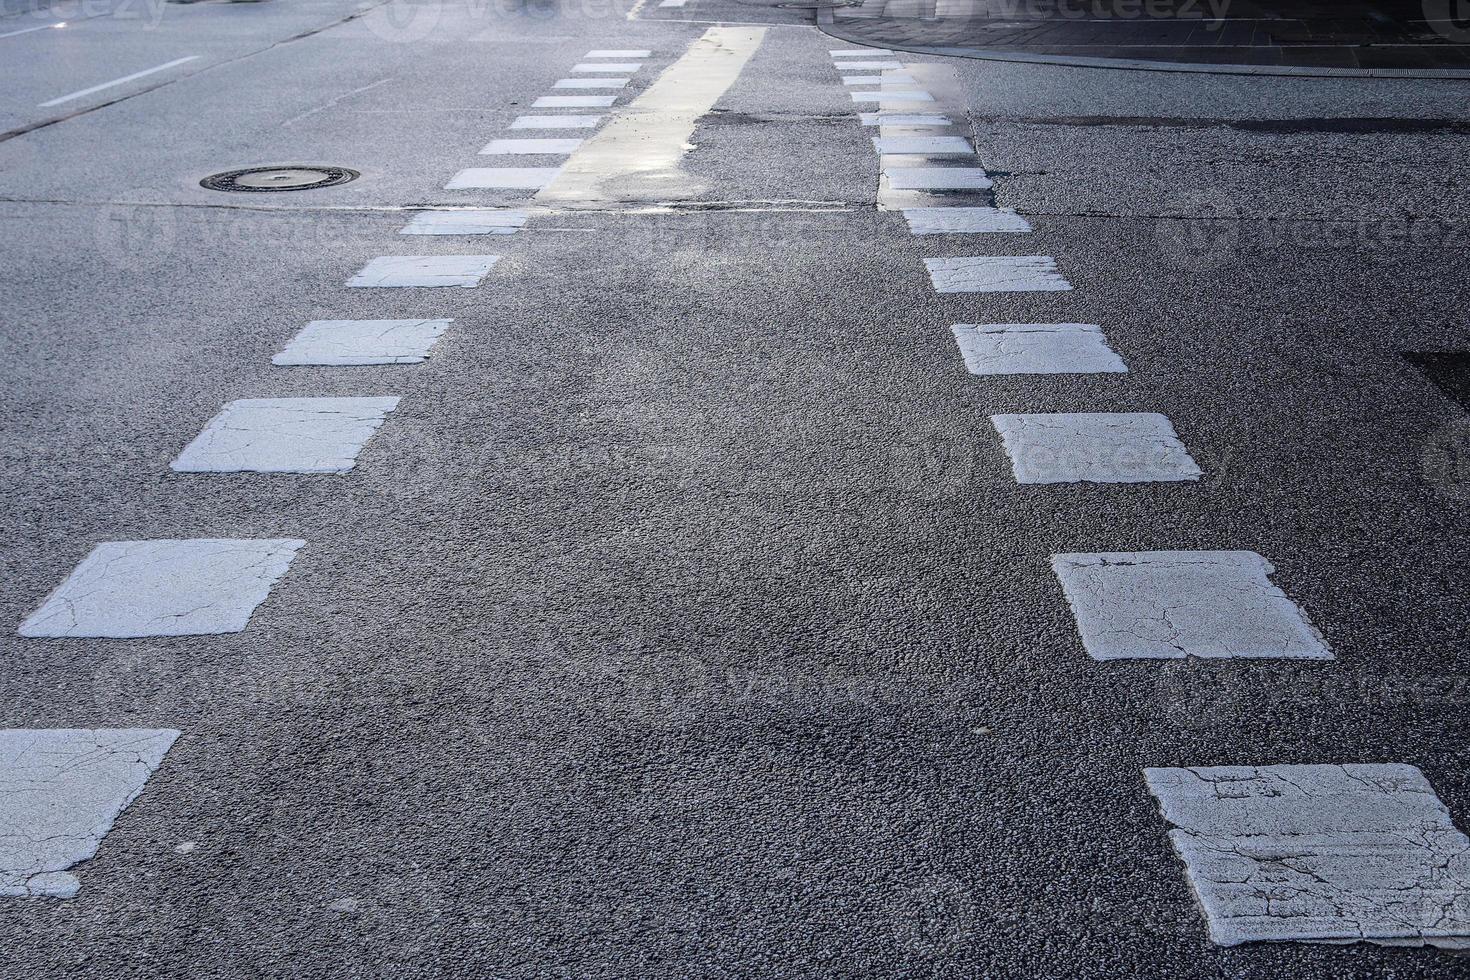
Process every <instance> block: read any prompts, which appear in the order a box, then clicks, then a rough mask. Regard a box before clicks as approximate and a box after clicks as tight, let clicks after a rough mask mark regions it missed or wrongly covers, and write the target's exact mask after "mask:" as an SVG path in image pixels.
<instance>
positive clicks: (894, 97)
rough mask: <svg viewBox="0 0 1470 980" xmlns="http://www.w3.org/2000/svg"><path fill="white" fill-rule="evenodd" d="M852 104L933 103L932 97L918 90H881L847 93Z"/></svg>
mask: <svg viewBox="0 0 1470 980" xmlns="http://www.w3.org/2000/svg"><path fill="white" fill-rule="evenodd" d="M847 94H848V95H850V96H852V101H854V102H933V101H934V96H932V95H930V94H929V93H928V92H924V91H921V90H919V89H883V90H881V91H878V92H848V93H847Z"/></svg>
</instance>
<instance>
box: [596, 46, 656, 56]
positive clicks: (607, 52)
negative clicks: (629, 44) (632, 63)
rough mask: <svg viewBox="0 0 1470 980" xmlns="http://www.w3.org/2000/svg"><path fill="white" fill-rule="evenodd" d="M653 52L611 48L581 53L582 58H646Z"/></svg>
mask: <svg viewBox="0 0 1470 980" xmlns="http://www.w3.org/2000/svg"><path fill="white" fill-rule="evenodd" d="M652 54H653V52H652V51H634V50H628V49H620V48H612V49H599V50H597V51H588V52H587V53H586V54H584V55H582V57H584V58H647V57H650V56H651V55H652Z"/></svg>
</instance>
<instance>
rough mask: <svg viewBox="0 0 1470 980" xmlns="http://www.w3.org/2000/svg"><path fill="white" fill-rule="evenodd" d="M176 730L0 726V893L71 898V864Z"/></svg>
mask: <svg viewBox="0 0 1470 980" xmlns="http://www.w3.org/2000/svg"><path fill="white" fill-rule="evenodd" d="M178 737H179V733H178V732H177V731H174V730H172V729H166V728H117V729H105V728H104V729H65V728H62V729H23V728H22V729H16V728H11V729H5V730H0V896H5V897H27V898H40V897H45V898H72V897H74V896H75V895H76V894H77V892H78V891H79V890H80V888H81V882H80V881H79V880H78V879H77V877H76V875H74V874H72V873H71V871H70V869H71V868H73V867H75V866H76V865H78V864H80V863H82V862H83V861H86V860H88V859H90V858H91V857H92V856H94V855H95V854H96V853H97V847H98V845H100V844H101V843H102V838H104V837H106V836H107V833H108V831H110V830H111V829H112V825H113V823H114V822H115V821H116V820H117V818H118V817H119V816H120V815H121V814H122V812H123V810H125V809H127V806H128V804H130V803H132V802H133V800H135V799H137V798H138V794H140V793H142V792H143V787H144V786H145V785H146V784H147V782H148V779H149V777H150V776H152V775H153V773H154V771H155V770H157V769H158V767H159V765H160V764H162V762H163V757H164V756H165V755H166V754H167V753H168V750H169V749H170V748H171V747H172V746H173V744H174V740H175V739H176V738H178Z"/></svg>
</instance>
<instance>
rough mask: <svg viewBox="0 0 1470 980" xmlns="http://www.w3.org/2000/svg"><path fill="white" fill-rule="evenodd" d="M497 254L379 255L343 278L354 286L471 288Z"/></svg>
mask: <svg viewBox="0 0 1470 980" xmlns="http://www.w3.org/2000/svg"><path fill="white" fill-rule="evenodd" d="M499 261H500V256H498V255H383V256H380V257H378V258H376V259H373V260H372V261H371V262H369V263H368V264H367V265H365V266H363V267H362V270H361V271H360V272H358V273H357V275H355V276H353V277H352V278H351V279H349V280H348V281H347V285H348V286H349V287H352V288H355V289H374V288H389V289H392V288H402V287H409V286H429V287H434V286H457V287H460V288H462V289H474V288H475V287H477V286H479V285H480V281H481V280H482V279H484V278H485V276H487V275H488V274H489V273H490V270H491V269H492V268H494V266H495V263H496V262H499Z"/></svg>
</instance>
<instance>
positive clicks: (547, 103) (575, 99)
mask: <svg viewBox="0 0 1470 980" xmlns="http://www.w3.org/2000/svg"><path fill="white" fill-rule="evenodd" d="M616 101H618V97H617V96H616V95H543V96H541V98H539V99H537V100H536V101H535V102H532V103H531V108H532V109H606V108H607V107H608V106H610V105H612V104H613V103H614V102H616Z"/></svg>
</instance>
